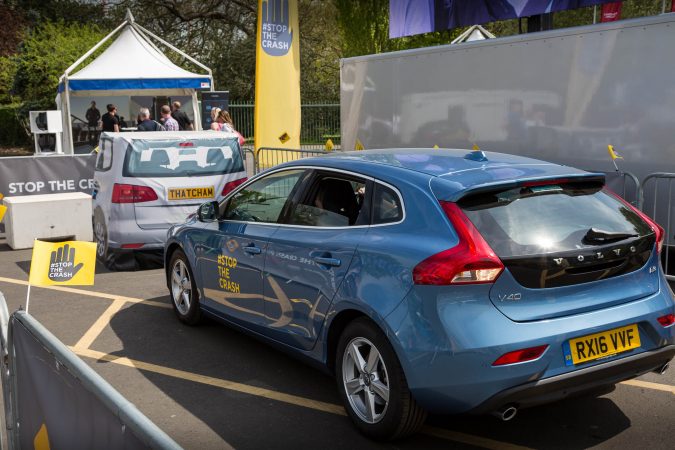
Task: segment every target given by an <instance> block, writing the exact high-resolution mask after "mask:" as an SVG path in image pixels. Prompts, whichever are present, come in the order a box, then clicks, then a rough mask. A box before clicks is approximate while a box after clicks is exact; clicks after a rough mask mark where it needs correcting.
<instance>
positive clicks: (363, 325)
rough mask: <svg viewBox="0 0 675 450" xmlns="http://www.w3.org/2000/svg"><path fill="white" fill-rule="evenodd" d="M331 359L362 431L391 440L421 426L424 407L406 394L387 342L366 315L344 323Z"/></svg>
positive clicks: (347, 405)
mask: <svg viewBox="0 0 675 450" xmlns="http://www.w3.org/2000/svg"><path fill="white" fill-rule="evenodd" d="M335 363H336V364H335V367H336V378H337V384H338V391H339V392H340V396H341V397H342V401H343V402H344V405H345V408H346V409H347V413H348V414H349V417H350V418H351V419H352V421H353V422H354V424H355V425H356V426H357V428H358V429H359V430H360V431H361V432H362V433H363V434H365V435H366V436H368V437H370V438H373V439H378V440H392V439H398V438H402V437H405V436H408V435H410V434H413V433H415V432H416V431H418V430H419V429H420V428H421V427H422V425H423V424H424V420H425V419H426V411H424V410H423V409H422V408H421V407H420V406H419V405H417V403H416V402H415V399H414V398H413V397H412V394H411V393H410V390H409V389H408V383H407V381H406V379H405V374H404V373H403V369H402V367H401V364H400V363H399V361H398V358H397V357H396V354H395V353H394V349H393V348H392V347H391V344H390V343H389V341H388V340H387V338H386V336H385V335H384V334H383V333H382V332H381V331H380V330H379V329H378V328H377V327H376V326H375V324H373V323H372V322H371V321H369V320H367V319H365V318H364V319H356V320H355V321H353V322H352V323H350V324H349V325H348V326H347V328H345V330H344V332H343V333H342V336H341V337H340V342H339V343H338V351H337V353H336V361H335Z"/></svg>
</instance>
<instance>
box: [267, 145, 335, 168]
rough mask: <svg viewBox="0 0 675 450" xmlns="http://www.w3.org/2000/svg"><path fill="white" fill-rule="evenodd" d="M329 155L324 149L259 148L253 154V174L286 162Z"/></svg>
mask: <svg viewBox="0 0 675 450" xmlns="http://www.w3.org/2000/svg"><path fill="white" fill-rule="evenodd" d="M327 153H330V152H329V151H327V150H324V149H288V148H272V147H260V148H259V149H258V150H257V151H255V152H254V159H255V166H254V167H255V173H259V172H261V171H263V170H265V169H269V168H270V167H274V166H276V165H277V164H281V163H284V162H288V161H295V160H296V159H301V158H307V157H310V156H320V155H325V154H327Z"/></svg>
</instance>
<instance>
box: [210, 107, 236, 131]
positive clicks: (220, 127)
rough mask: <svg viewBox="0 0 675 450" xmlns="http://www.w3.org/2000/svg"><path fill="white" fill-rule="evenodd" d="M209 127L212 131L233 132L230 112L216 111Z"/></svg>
mask: <svg viewBox="0 0 675 450" xmlns="http://www.w3.org/2000/svg"><path fill="white" fill-rule="evenodd" d="M211 129H212V130H214V131H226V132H228V133H234V122H232V117H230V113H229V112H227V111H225V110H220V111H218V115H217V116H216V120H215V122H213V123H212V124H211Z"/></svg>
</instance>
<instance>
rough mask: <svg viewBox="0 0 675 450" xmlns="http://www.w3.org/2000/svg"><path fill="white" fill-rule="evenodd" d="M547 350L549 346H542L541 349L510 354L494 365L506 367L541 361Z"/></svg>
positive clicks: (530, 349)
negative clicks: (536, 360)
mask: <svg viewBox="0 0 675 450" xmlns="http://www.w3.org/2000/svg"><path fill="white" fill-rule="evenodd" d="M547 348H548V345H540V346H539V347H530V348H524V349H522V350H516V351H513V352H508V353H505V354H503V355H502V356H500V357H499V358H497V360H496V361H495V362H493V363H492V365H493V366H505V365H507V364H518V363H522V362H527V361H534V360H535V359H539V358H540V357H541V355H543V354H544V352H545V351H546V349H547Z"/></svg>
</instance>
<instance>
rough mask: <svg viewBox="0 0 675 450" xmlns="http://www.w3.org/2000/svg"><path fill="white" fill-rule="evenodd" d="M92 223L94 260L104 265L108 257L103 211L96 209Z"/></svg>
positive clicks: (106, 230)
mask: <svg viewBox="0 0 675 450" xmlns="http://www.w3.org/2000/svg"><path fill="white" fill-rule="evenodd" d="M93 222H94V223H93V227H94V240H95V241H96V258H98V259H99V260H101V261H103V262H104V263H105V262H106V259H107V257H108V228H107V227H106V226H105V218H104V217H103V211H101V210H100V209H96V212H94V221H93Z"/></svg>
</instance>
